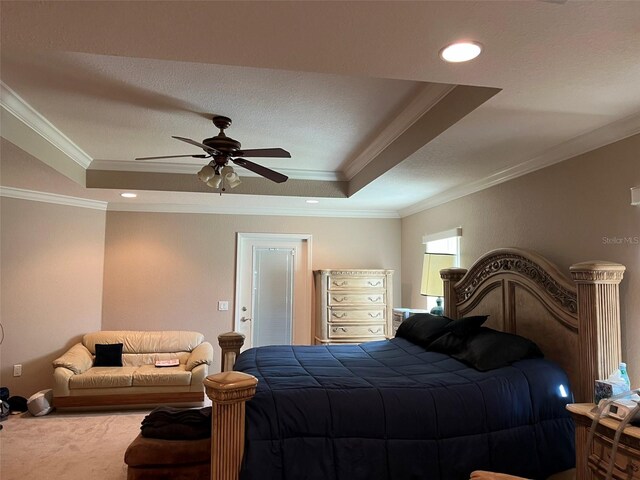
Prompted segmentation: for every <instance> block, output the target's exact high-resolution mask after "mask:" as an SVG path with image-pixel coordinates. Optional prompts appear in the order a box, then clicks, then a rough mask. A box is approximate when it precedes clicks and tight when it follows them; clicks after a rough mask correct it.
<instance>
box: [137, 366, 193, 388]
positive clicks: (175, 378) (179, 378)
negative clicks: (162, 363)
mask: <svg viewBox="0 0 640 480" xmlns="http://www.w3.org/2000/svg"><path fill="white" fill-rule="evenodd" d="M132 385H133V386H161V385H163V386H167V385H170V386H189V385H191V372H189V371H187V370H185V366H184V365H178V366H177V367H163V368H158V367H156V366H154V365H142V366H141V367H138V368H137V369H136V370H135V371H134V372H133V381H132Z"/></svg>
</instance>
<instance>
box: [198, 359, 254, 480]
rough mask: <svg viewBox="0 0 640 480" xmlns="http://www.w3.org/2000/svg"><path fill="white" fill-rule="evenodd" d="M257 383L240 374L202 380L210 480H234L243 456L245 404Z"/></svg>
mask: <svg viewBox="0 0 640 480" xmlns="http://www.w3.org/2000/svg"><path fill="white" fill-rule="evenodd" d="M256 385H258V379H257V378H256V377H254V376H253V375H248V374H246V373H242V372H233V371H231V372H222V373H217V374H215V375H209V376H208V377H207V378H205V380H204V386H205V388H206V391H207V396H208V397H209V398H210V399H211V401H212V411H211V480H238V475H239V474H240V465H241V463H242V455H243V454H244V427H245V419H244V413H245V403H246V402H247V400H249V399H250V398H251V397H253V396H254V395H255V393H256Z"/></svg>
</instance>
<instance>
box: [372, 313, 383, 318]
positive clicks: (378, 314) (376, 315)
mask: <svg viewBox="0 0 640 480" xmlns="http://www.w3.org/2000/svg"><path fill="white" fill-rule="evenodd" d="M380 315H382V314H381V313H380V312H378V313H376V314H375V315H374V314H373V313H371V312H369V316H370V317H371V318H380Z"/></svg>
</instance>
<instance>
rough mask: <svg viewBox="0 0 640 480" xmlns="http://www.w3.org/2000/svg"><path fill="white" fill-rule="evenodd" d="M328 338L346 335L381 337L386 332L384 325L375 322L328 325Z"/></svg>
mask: <svg viewBox="0 0 640 480" xmlns="http://www.w3.org/2000/svg"><path fill="white" fill-rule="evenodd" d="M328 327H329V338H347V337H359V338H366V337H383V336H384V335H385V334H386V328H385V327H386V325H385V324H383V323H375V324H370V325H329V326H328Z"/></svg>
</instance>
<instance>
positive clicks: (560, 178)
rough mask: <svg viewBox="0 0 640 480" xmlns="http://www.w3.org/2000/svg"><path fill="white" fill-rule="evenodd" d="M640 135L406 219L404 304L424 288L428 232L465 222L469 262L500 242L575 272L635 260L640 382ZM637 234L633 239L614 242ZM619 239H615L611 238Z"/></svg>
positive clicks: (629, 284)
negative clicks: (637, 201) (638, 196)
mask: <svg viewBox="0 0 640 480" xmlns="http://www.w3.org/2000/svg"><path fill="white" fill-rule="evenodd" d="M638 185H640V135H635V136H633V137H630V138H627V139H625V140H622V141H620V142H617V143H614V144H611V145H608V146H605V147H603V148H600V149H598V150H594V151H592V152H589V153H586V154H584V155H580V156H578V157H575V158H573V159H570V160H568V161H565V162H562V163H559V164H556V165H554V166H552V167H548V168H545V169H543V170H538V171H537V172H533V173H531V174H528V175H525V176H523V177H520V178H517V179H515V180H512V181H510V182H507V183H504V184H501V185H497V186H495V187H492V188H490V189H487V190H484V191H481V192H478V193H475V194H473V195H469V196H466V197H464V198H461V199H458V200H455V201H452V202H448V203H446V204H443V205H441V206H438V207H435V208H432V209H430V210H427V211H424V212H420V213H417V214H415V215H411V216H409V217H406V218H404V219H403V220H402V295H403V298H402V300H403V306H407V307H409V306H410V307H413V308H420V307H424V298H423V297H421V296H420V294H419V288H420V265H421V261H420V259H421V257H422V254H423V252H424V249H423V246H422V244H421V242H422V236H423V235H424V234H426V233H434V232H439V231H443V230H447V229H450V228H453V227H456V226H462V229H463V237H462V242H461V250H462V259H461V266H462V267H469V266H470V265H471V264H472V263H473V261H474V260H475V259H476V258H478V257H479V256H480V255H482V254H483V253H485V252H487V251H489V250H491V249H494V248H499V247H519V248H527V249H531V250H536V251H538V252H539V253H541V254H542V255H544V256H545V257H547V258H549V259H550V260H551V261H552V262H554V263H556V264H557V265H558V266H559V267H560V268H561V269H562V270H563V271H565V272H566V273H567V275H568V268H569V266H570V265H571V264H573V263H577V262H580V261H585V260H610V261H614V262H619V263H622V264H624V265H626V267H627V271H626V273H625V277H624V280H623V281H622V284H621V288H620V294H621V311H622V343H623V359H625V360H626V361H627V362H628V368H629V374H630V377H631V381H632V384H633V385H634V386H638V385H640V348H638V346H637V345H638V344H637V342H638V340H639V339H640V207H639V206H635V207H634V206H631V205H630V202H631V196H630V192H629V189H630V188H631V187H634V186H638ZM625 237H626V238H629V237H631V243H626V242H624V241H623V243H607V239H614V238H625ZM609 242H611V240H609Z"/></svg>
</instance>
